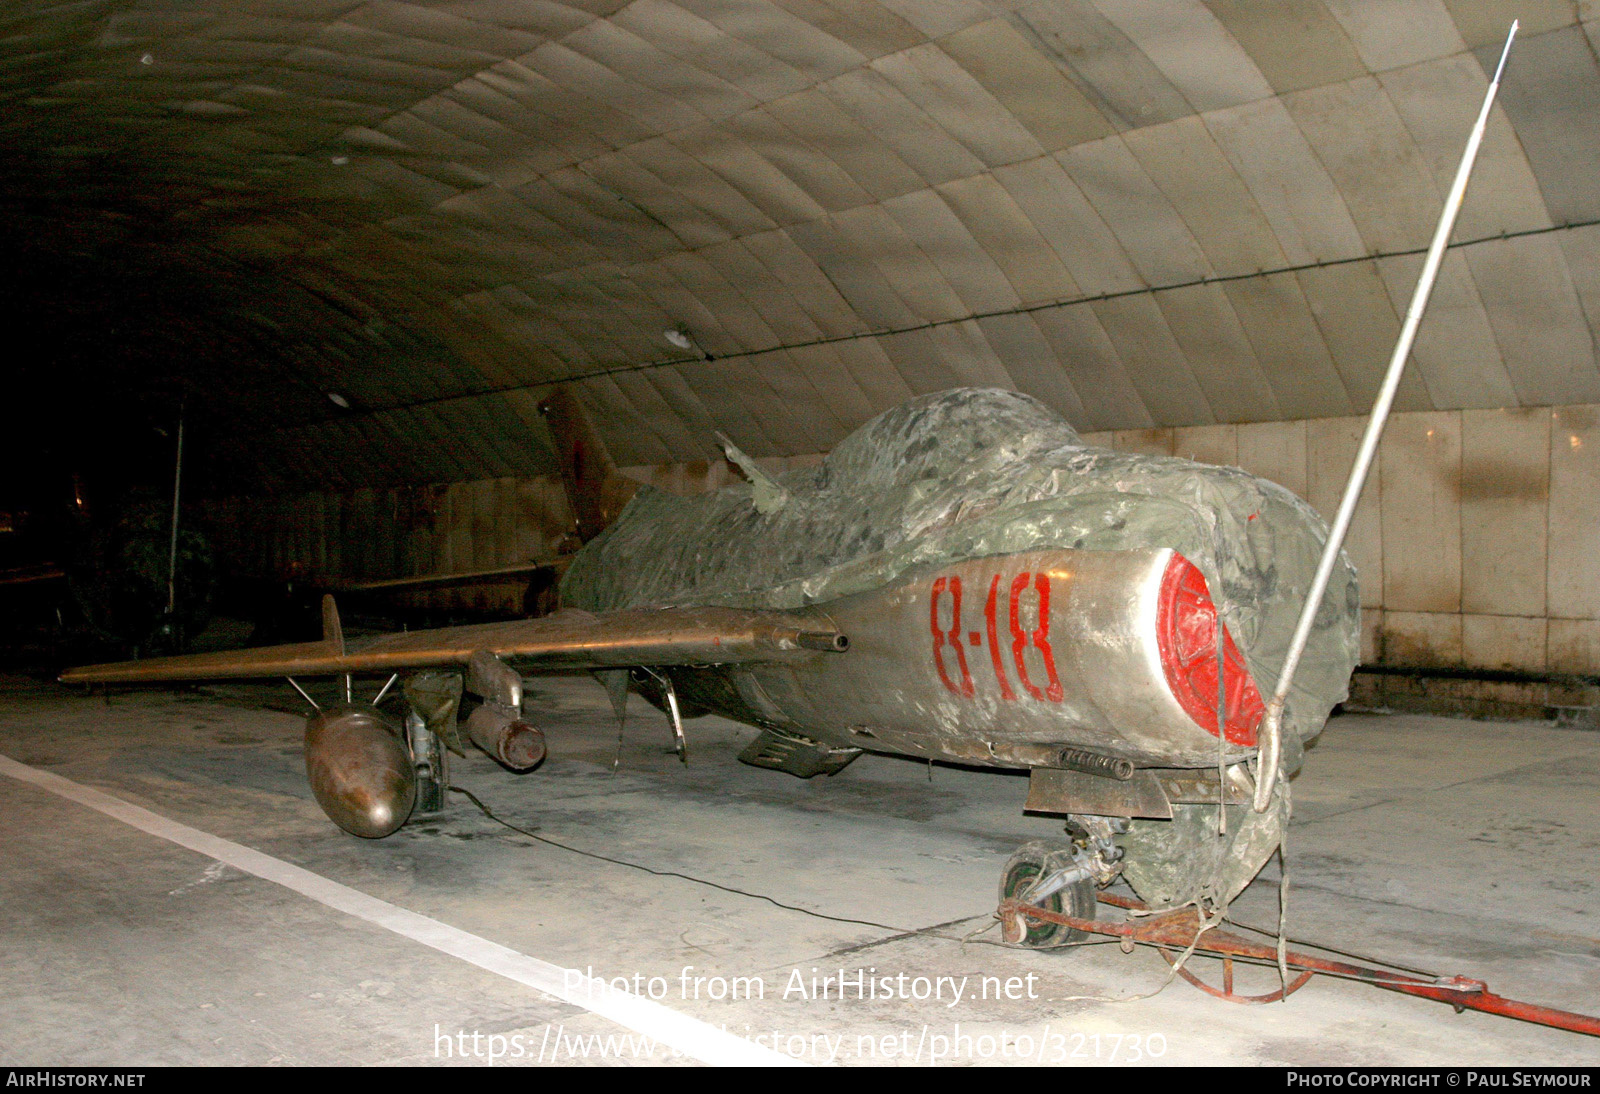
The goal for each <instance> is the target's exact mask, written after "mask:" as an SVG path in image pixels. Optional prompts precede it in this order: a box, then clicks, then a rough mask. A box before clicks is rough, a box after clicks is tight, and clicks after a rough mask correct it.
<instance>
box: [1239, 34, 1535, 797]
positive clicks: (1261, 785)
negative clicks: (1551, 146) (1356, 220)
mask: <svg viewBox="0 0 1600 1094" xmlns="http://www.w3.org/2000/svg"><path fill="white" fill-rule="evenodd" d="M1516 36H1517V23H1516V22H1515V21H1513V22H1512V24H1511V33H1509V34H1507V35H1506V44H1505V48H1504V49H1502V50H1501V51H1500V63H1499V64H1498V65H1497V66H1495V70H1494V79H1493V80H1491V81H1490V82H1489V91H1488V93H1487V94H1486V95H1484V97H1483V109H1482V110H1480V111H1478V121H1477V124H1475V125H1474V126H1473V127H1472V135H1471V136H1470V137H1468V138H1467V147H1466V151H1464V152H1463V153H1462V154H1461V166H1460V167H1458V168H1456V179H1455V182H1454V183H1452V184H1451V186H1450V193H1449V196H1447V197H1446V198H1445V202H1444V212H1442V213H1441V214H1440V215H1439V226H1438V227H1437V228H1436V229H1434V233H1433V242H1432V243H1431V244H1430V245H1429V247H1428V258H1427V261H1425V262H1424V263H1423V264H1422V276H1421V277H1419V278H1418V279H1417V288H1416V291H1415V292H1414V293H1412V295H1411V307H1410V309H1409V310H1407V312H1406V320H1405V323H1404V324H1402V325H1401V327H1400V340H1399V341H1398V342H1396V343H1395V347H1394V356H1392V357H1390V358H1389V371H1388V372H1387V373H1385V374H1384V377H1383V386H1382V387H1381V388H1379V389H1378V400H1377V402H1375V403H1373V405H1372V416H1371V417H1369V418H1368V419H1367V431H1366V433H1365V434H1363V435H1362V438H1361V447H1360V448H1358V449H1357V450H1356V462H1355V464H1354V465H1353V466H1352V467H1351V468H1350V480H1349V481H1348V482H1347V483H1345V487H1344V499H1343V500H1342V501H1340V502H1339V513H1338V515H1337V516H1335V517H1334V518H1333V527H1332V528H1330V529H1329V531H1328V542H1327V544H1326V545H1324V547H1323V549H1322V560H1321V561H1320V562H1319V563H1318V564H1317V573H1316V576H1315V577H1314V578H1313V579H1312V581H1311V591H1310V593H1309V594H1307V596H1306V604H1305V608H1304V609H1303V610H1302V611H1301V612H1300V622H1299V623H1298V624H1297V625H1296V626H1295V629H1294V637H1293V638H1292V639H1291V640H1290V642H1289V654H1288V656H1287V657H1286V658H1284V662H1283V671H1282V672H1280V673H1279V674H1278V686H1277V688H1276V689H1275V690H1274V691H1273V693H1272V699H1271V701H1270V702H1269V703H1268V704H1267V712H1266V716H1265V717H1264V718H1263V719H1262V720H1261V733H1260V745H1259V746H1258V751H1257V759H1258V762H1257V769H1256V793H1255V801H1254V805H1255V810H1256V812H1257V813H1264V812H1266V811H1267V807H1268V806H1269V805H1271V803H1272V792H1273V790H1274V789H1275V788H1276V786H1277V781H1278V764H1279V762H1280V760H1281V757H1282V755H1283V708H1284V704H1285V703H1287V702H1288V699H1289V688H1290V686H1291V685H1292V684H1293V683H1294V673H1295V669H1296V668H1298V667H1299V665H1300V657H1301V655H1302V654H1304V653H1305V650H1306V642H1307V641H1308V640H1309V639H1310V637H1311V625H1312V623H1313V621H1315V619H1316V617H1317V610H1318V609H1319V608H1320V607H1321V606H1322V598H1323V596H1324V594H1326V593H1327V591H1328V579H1329V578H1330V577H1331V576H1332V575H1333V567H1334V564H1335V563H1336V562H1337V561H1338V558H1339V548H1340V547H1342V546H1343V545H1344V537H1345V533H1346V532H1348V531H1349V530H1350V520H1351V518H1352V517H1354V516H1355V511H1356V502H1358V501H1360V500H1361V488H1362V487H1363V486H1365V485H1366V483H1367V472H1368V471H1370V470H1371V469H1372V457H1373V456H1374V455H1375V454H1376V453H1377V450H1378V441H1379V440H1380V439H1382V437H1383V427H1384V425H1385V424H1387V422H1388V418H1389V407H1390V405H1391V404H1392V403H1393V402H1394V393H1395V391H1396V390H1397V389H1398V388H1399V387H1400V374H1401V373H1402V372H1404V371H1405V367H1406V358H1407V357H1408V356H1410V354H1411V344H1412V343H1413V342H1414V341H1416V337H1417V327H1418V326H1419V325H1420V324H1421V323H1422V313H1423V312H1424V311H1426V310H1427V308H1428V297H1429V296H1430V295H1431V294H1432V292H1433V282H1434V279H1435V278H1437V277H1438V276H1439V266H1440V264H1441V263H1442V262H1443V261H1444V252H1445V248H1446V247H1447V246H1448V245H1449V243H1450V233H1451V231H1452V230H1453V229H1454V228H1455V226H1456V215H1457V214H1458V213H1460V212H1461V203H1462V201H1463V199H1464V198H1465V197H1466V194H1467V180H1468V179H1470V178H1471V177H1472V165H1473V164H1474V163H1475V162H1476V161H1477V158H1478V146H1479V145H1480V144H1482V143H1483V131H1484V130H1485V129H1486V128H1488V125H1489V108H1490V107H1492V106H1493V105H1494V96H1495V92H1496V91H1498V90H1499V89H1500V74H1501V73H1502V72H1504V71H1505V67H1506V57H1507V55H1509V54H1510V52H1511V41H1512V39H1514V38H1515V37H1516Z"/></svg>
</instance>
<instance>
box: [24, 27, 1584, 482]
mask: <svg viewBox="0 0 1600 1094" xmlns="http://www.w3.org/2000/svg"><path fill="white" fill-rule="evenodd" d="M1513 14H1516V15H1519V16H1520V17H1521V18H1522V20H1523V28H1524V36H1523V38H1522V40H1521V42H1520V44H1519V45H1518V47H1517V51H1516V53H1515V54H1514V56H1513V60H1512V65H1511V68H1510V70H1509V73H1508V78H1507V81H1506V84H1505V86H1504V87H1503V89H1502V96H1501V105H1500V106H1499V107H1497V109H1496V111H1495V115H1494V118H1493V123H1492V125H1491V127H1490V129H1489V133H1488V136H1487V139H1486V143H1485V147H1484V153H1483V157H1482V160H1481V162H1480V167H1479V171H1478V175H1477V179H1476V182H1475V183H1474V186H1473V189H1472V191H1471V193H1470V195H1469V199H1468V202H1467V206H1466V209H1465V211H1464V213H1463V216H1462V218H1461V222H1460V225H1459V226H1458V229H1457V235H1456V238H1457V240H1458V241H1466V245H1464V246H1460V247H1459V248H1458V249H1456V250H1455V251H1453V252H1452V254H1451V256H1450V258H1449V260H1448V261H1447V263H1446V265H1445V269H1444V274H1443V277H1442V278H1441V282H1440V285H1439V288H1438V291H1437V292H1436V295H1435V302H1434V307H1433V310H1432V312H1431V313H1430V320H1429V323H1428V324H1427V326H1426V327H1425V330H1424V334H1423V337H1422V339H1421V341H1420V342H1419V345H1418V348H1417V352H1416V358H1417V361H1416V366H1417V367H1416V368H1415V370H1414V372H1413V373H1412V376H1411V378H1410V379H1409V381H1408V383H1407V386H1406V388H1405V389H1404V391H1403V393H1402V399H1401V407H1402V408H1403V409H1405V408H1409V409H1424V408H1438V409H1447V408H1459V407H1477V406H1526V405H1545V404H1556V403H1573V402H1595V401H1600V370H1597V368H1596V359H1595V339H1594V332H1595V330H1596V323H1597V321H1600V267H1597V264H1596V259H1597V256H1600V186H1596V185H1595V183H1594V178H1595V174H1596V168H1597V165H1600V121H1597V119H1600V65H1597V62H1596V55H1595V37H1596V36H1597V35H1600V20H1592V21H1585V19H1584V16H1585V15H1586V14H1595V13H1594V12H1591V11H1590V8H1589V5H1587V4H1585V3H1577V4H1573V3H1567V2H1562V0H1529V2H1527V3H1521V4H1515V5H1513V4H1502V3H1486V2H1474V0H1299V2H1297V3H1292V4H1285V3H1276V2H1271V0H1209V2H1206V3H1201V2H1199V0H1031V2H1030V0H1024V2H1021V3H1009V2H1002V0H995V2H990V3H983V2H978V0H946V2H939V3H930V2H927V0H881V2H880V0H677V2H669V0H635V2H632V3H619V2H615V0H570V2H566V3H561V2H556V0H454V2H442V3H432V4H410V3H397V2H391V0H377V2H370V3H357V2H349V0H229V2H211V3H200V2H196V3H182V4H179V3H157V2H151V3H132V2H127V0H83V2H78V3H46V2H35V0H18V2H17V3H14V4H12V5H10V6H9V9H8V13H7V15H6V17H5V19H4V23H5V29H4V32H3V34H0V94H3V99H0V103H3V105H0V145H3V151H0V213H3V215H4V224H3V227H0V231H3V232H4V236H3V237H0V238H3V239H4V250H5V251H6V252H7V257H8V259H9V261H10V263H11V277H12V279H13V281H14V282H15V283H16V286H17V287H16V288H15V289H14V290H13V292H12V294H11V295H12V300H11V302H10V309H11V312H10V315H11V317H10V319H9V320H8V321H10V322H18V323H24V324H34V325H35V326H36V327H37V328H38V329H39V330H40V331H43V332H44V333H43V334H42V335H41V336H40V337H38V338H36V339H35V340H34V342H33V343H30V344H31V345H33V346H34V347H35V348H34V350H30V356H29V358H28V360H26V361H24V362H23V364H22V366H21V367H23V368H24V369H32V370H33V373H32V375H33V376H34V378H35V381H36V382H35V383H34V389H37V390H43V389H45V388H49V387H50V385H51V384H56V385H58V386H59V385H60V384H61V383H62V382H63V380H65V381H66V382H68V383H70V384H71V385H73V386H74V387H76V388H78V389H80V390H86V389H91V388H92V389H93V390H95V391H99V392H101V393H102V394H108V395H110V396H111V397H112V398H114V399H116V400H119V401H121V400H131V399H135V398H136V397H139V396H141V395H142V396H144V397H146V398H147V399H157V400H159V399H169V398H170V399H175V398H177V397H178V396H179V394H180V393H186V394H185V395H184V396H183V397H185V398H187V399H188V400H189V405H190V407H191V411H190V412H191V414H199V415H202V416H209V418H210V420H211V421H212V423H213V426H214V427H217V428H214V429H213V433H214V434H217V435H218V439H217V444H218V446H219V447H218V451H219V455H220V457H226V458H227V459H229V460H231V461H232V463H233V464H234V465H235V467H236V469H237V470H239V471H241V472H243V471H246V470H249V469H255V470H257V471H259V472H261V473H264V474H265V475H266V476H267V477H268V479H269V480H273V481H285V480H288V481H298V482H308V483H321V482H326V483H332V484H361V483H375V482H385V481H394V480H411V481H427V480H446V479H459V478H476V477H487V476H492V475H503V474H527V473H532V472H537V471H541V470H546V469H548V467H549V457H548V450H547V440H546V438H545V436H544V434H543V432H542V429H541V427H540V425H539V424H538V420H537V415H536V413H535V411H534V398H535V396H536V395H537V394H538V393H539V391H540V390H541V387H542V386H543V385H547V384H550V383H553V382H557V381H563V380H576V381H578V383H579V385H580V389H581V392H582V395H583V398H584V399H585V401H586V402H588V404H589V405H590V406H591V408H592V409H593V410H594V411H595V413H596V417H597V418H598V419H599V421H600V424H601V426H602V429H603V431H604V432H605V434H606V436H607V439H608V440H609V441H610V442H611V443H612V445H613V446H614V448H615V450H616V455H617V457H618V459H619V460H620V461H621V462H624V463H644V462H655V461H663V460H669V459H694V458H704V457H705V456H707V455H709V454H710V453H711V451H712V448H711V442H710V437H711V434H712V433H713V431H715V430H721V431H723V432H725V433H727V434H728V435H729V436H730V437H732V438H733V439H734V440H735V441H736V442H738V443H739V444H741V445H742V446H745V447H746V448H747V449H748V450H749V451H751V452H752V453H753V454H757V455H766V454H772V455H784V454H795V453H804V452H816V451H822V450H825V449H827V448H828V447H830V446H831V445H832V444H833V443H835V442H836V441H837V440H838V439H839V438H840V437H841V436H843V435H844V434H845V432H847V431H848V430H849V429H851V428H853V427H854V426H856V425H857V424H859V423H860V422H861V421H863V420H865V419H866V418H867V417H868V416H870V415H871V414H873V413H876V412H877V411H880V410H882V409H884V408H886V407H888V406H890V405H893V404H894V403H896V402H898V401H900V400H902V399H904V398H906V397H908V396H910V395H912V394H914V393H919V392H924V391H930V390H936V389H939V388H943V387H948V386H952V385H955V384H964V383H986V384H999V385H1003V386H1008V387H1015V388H1018V389H1020V390H1023V391H1026V392H1028V393H1030V394H1033V395H1035V396H1038V397H1039V398H1042V399H1043V400H1044V401H1046V402H1047V403H1050V404H1051V405H1053V406H1055V407H1057V408H1059V409H1060V410H1061V411H1062V412H1064V413H1065V414H1066V415H1067V416H1068V417H1069V418H1070V419H1071V420H1072V421H1073V422H1074V423H1076V424H1077V425H1079V426H1080V427H1081V428H1084V429H1108V428H1131V427H1141V426H1149V425H1186V424H1199V423H1207V422H1216V421H1260V420H1271V419H1285V418H1302V417H1318V416H1329V415H1343V414H1351V413H1357V412H1361V411H1364V410H1365V408H1366V407H1367V406H1368V405H1369V403H1370V401H1371V397H1372V394H1373V392H1374V390H1375V387H1376V383H1377V376H1378V373H1379V371H1380V370H1381V368H1382V365H1383V363H1384V361H1385V359H1386V356H1387V352H1388V348H1389V346H1390V344H1391V343H1392V339H1393V337H1394V334H1395V332H1396V330H1397V328H1398V318H1397V313H1398V312H1399V311H1400V310H1403V308H1404V305H1405V301H1406V299H1407V298H1408V296H1409V292H1410V288H1411V284H1412V282H1413V280H1414V278H1415V275H1416V271H1417V270H1418V268H1419V267H1420V263H1421V259H1420V254H1419V252H1420V250H1421V249H1422V248H1423V247H1424V246H1425V245H1426V243H1427V240H1428V236H1429V235H1430V232H1431V229H1432V225H1433V222H1434V219H1435V217H1436V215H1437V213H1438V209H1439V205H1440V202H1441V199H1442V194H1443V192H1444V190H1445V188H1446V187H1447V185H1448V183H1449V179H1450V176H1451V174H1452V173H1453V170H1454V166H1455V163H1456V159H1457V157H1458V155H1459V152H1460V147H1461V144H1462V142H1463V140H1464V138H1465V135H1466V133H1467V130H1468V128H1469V127H1470V124H1471V120H1472V118H1473V116H1474V114H1475V113H1476V109H1477V106H1478V103H1479V101H1480V99H1481V96H1482V93H1483V91H1484V89H1485V86H1486V77H1485V73H1484V68H1485V66H1486V65H1487V64H1490V63H1492V60H1493V57H1494V55H1495V54H1496V53H1497V47H1498V44H1499V42H1500V40H1501V39H1502V37H1503V35H1504V32H1505V29H1506V25H1507V24H1508V23H1509V20H1510V18H1511V16H1512V15H1513ZM680 326H681V327H683V328H684V329H686V330H687V331H689V332H691V333H692V335H693V337H694V339H695V340H696V342H697V343H698V346H699V348H700V349H702V350H703V351H704V353H705V355H707V356H708V358H709V359H701V356H700V355H699V354H696V353H685V352H684V351H682V350H679V349H676V348H674V347H673V346H672V345H670V344H669V343H668V342H667V341H666V340H665V339H664V338H663V332H664V331H665V330H667V329H669V328H674V327H680ZM330 391H334V392H338V393H340V394H341V395H343V396H344V397H345V398H346V399H347V400H348V401H349V402H350V403H351V404H352V410H350V411H341V410H339V409H338V408H336V407H335V406H334V405H333V404H332V403H331V402H330V401H329V400H328V399H327V397H326V393H327V392H330ZM46 416H48V415H46ZM218 423H220V427H218ZM223 434H226V436H223Z"/></svg>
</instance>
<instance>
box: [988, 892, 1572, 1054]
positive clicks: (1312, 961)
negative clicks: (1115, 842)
mask: <svg viewBox="0 0 1600 1094" xmlns="http://www.w3.org/2000/svg"><path fill="white" fill-rule="evenodd" d="M1100 902H1101V903H1102V904H1106V905H1109V906H1111V907H1114V908H1121V909H1123V910H1126V911H1138V912H1142V911H1146V910H1147V909H1146V907H1145V905H1143V904H1141V903H1140V902H1139V901H1137V900H1132V899H1130V898H1127V897H1121V896H1117V895H1115V894H1111V893H1101V894H1100ZM995 914H996V916H997V917H998V918H999V920H1000V924H1001V929H1002V931H1003V934H1004V937H1005V940H1006V941H1007V942H1013V943H1015V942H1019V941H1021V939H1022V937H1023V933H1024V927H1023V920H1024V919H1031V920H1037V921H1040V922H1043V923H1054V924H1057V925H1059V926H1062V927H1070V928H1071V929H1073V930H1075V931H1083V932H1086V933H1089V934H1097V935H1105V936H1110V937H1113V938H1120V939H1122V944H1123V948H1124V949H1125V950H1130V951H1131V949H1132V947H1133V946H1134V945H1143V946H1153V947H1155V948H1156V949H1157V950H1158V951H1160V952H1161V955H1162V956H1163V957H1165V958H1166V959H1167V962H1168V963H1169V964H1171V963H1173V962H1174V961H1175V960H1176V959H1175V958H1174V956H1173V951H1175V950H1176V951H1178V952H1180V953H1181V952H1183V951H1186V950H1189V949H1190V948H1191V947H1193V951H1194V952H1195V953H1202V954H1206V955H1208V956H1211V957H1220V958H1221V959H1222V961H1223V987H1222V988H1221V989H1218V988H1214V987H1212V986H1211V985H1209V984H1206V983H1204V982H1202V981H1201V980H1200V978H1199V977H1197V976H1195V975H1194V974H1193V973H1191V972H1190V971H1189V970H1188V969H1186V968H1183V967H1182V966H1179V967H1178V970H1177V972H1178V975H1180V976H1182V977H1183V978H1184V979H1185V980H1187V981H1188V982H1189V983H1191V984H1194V985H1195V986H1196V987H1198V988H1200V989H1201V990H1202V991H1205V992H1206V993H1208V994H1210V995H1214V996H1216V997H1217V998H1219V999H1226V1000H1228V1001H1229V1002H1234V1003H1270V1002H1275V1001H1277V1000H1280V999H1283V998H1284V997H1285V996H1287V995H1290V994H1292V993H1294V992H1295V991H1298V990H1299V989H1300V988H1301V987H1303V986H1305V984H1306V982H1307V981H1309V980H1310V979H1311V978H1312V977H1313V976H1316V975H1317V974H1319V973H1321V974H1323V975H1325V976H1334V977H1338V978H1340V979H1345V980H1359V981H1361V982H1363V983H1367V984H1371V985H1372V986H1373V987H1375V988H1382V989H1384V990H1385V991H1395V992H1400V993H1401V994H1402V995H1414V996H1417V997H1418V998H1421V999H1432V1000H1434V1001H1436V1002H1440V1003H1448V1004H1450V1005H1451V1006H1453V1007H1455V1008H1456V1012H1457V1013H1460V1012H1461V1011H1463V1010H1478V1011H1483V1012H1484V1013H1486V1014H1498V1015H1500V1016H1501V1017H1503V1018H1516V1019H1519V1020H1521V1021H1524V1022H1533V1023H1535V1024H1537V1025H1541V1026H1550V1027H1552V1028H1554V1029H1564V1030H1567V1031H1569V1032H1571V1033H1581V1034H1586V1035H1588V1036H1590V1037H1600V1018H1595V1017H1592V1016H1590V1015H1587V1014H1578V1013H1576V1012H1573V1011H1568V1010H1558V1009H1556V1008H1555V1007H1545V1006H1540V1005H1539V1004H1537V1003H1524V1002H1521V1001H1519V1000H1516V999H1507V998H1505V997H1504V996H1502V995H1496V994H1495V993H1494V992H1492V991H1490V990H1489V985H1487V984H1485V983H1484V982H1483V981H1482V980H1473V979H1471V978H1469V977H1465V976H1441V977H1434V978H1426V977H1420V976H1412V975H1409V974H1407V973H1403V972H1395V971H1390V970H1388V969H1382V968H1376V967H1374V966H1370V965H1356V964H1352V963H1350V962H1348V961H1335V960H1332V959H1329V958H1324V957H1315V956H1313V955H1311V954H1307V953H1302V952H1300V951H1298V950H1293V949H1291V950H1288V951H1286V953H1285V955H1284V963H1285V964H1286V965H1287V966H1288V968H1290V969H1292V970H1295V971H1296V972H1298V973H1299V975H1298V976H1296V977H1295V978H1294V979H1292V980H1290V981H1289V983H1288V985H1287V986H1286V987H1280V988H1279V989H1278V990H1277V991H1275V992H1270V993H1267V994H1265V995H1254V996H1252V995H1238V994H1236V993H1234V991H1233V963H1234V960H1235V959H1242V960H1245V961H1249V962H1252V963H1261V964H1268V965H1276V964H1277V963H1278V950H1277V947H1276V946H1268V945H1262V944H1261V943H1258V942H1252V941H1250V940H1249V939H1246V938H1242V937H1240V936H1239V935H1237V934H1234V933H1233V932H1231V931H1227V930H1224V929H1222V928H1212V929H1210V930H1207V931H1203V932H1202V931H1201V930H1200V920H1199V916H1198V915H1197V914H1196V912H1195V910H1194V909H1193V908H1180V909H1178V910H1177V911H1173V912H1167V913H1164V914H1158V915H1152V916H1150V917H1149V918H1148V919H1142V920H1134V919H1129V920H1126V921H1123V922H1109V921H1103V920H1098V919H1077V918H1075V917H1073V916H1069V915H1062V914H1061V913H1059V912H1052V911H1049V910H1047V909H1045V908H1039V907H1035V906H1033V905H1031V904H1023V903H1021V902H1020V901H1016V900H1003V901H1001V902H1000V907H999V908H998V910H997V911H996V913H995Z"/></svg>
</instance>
